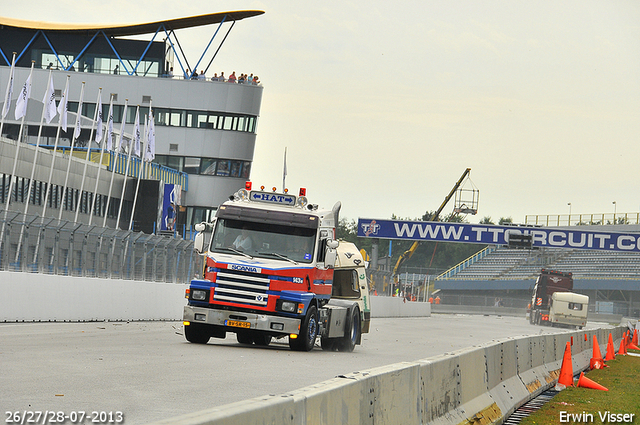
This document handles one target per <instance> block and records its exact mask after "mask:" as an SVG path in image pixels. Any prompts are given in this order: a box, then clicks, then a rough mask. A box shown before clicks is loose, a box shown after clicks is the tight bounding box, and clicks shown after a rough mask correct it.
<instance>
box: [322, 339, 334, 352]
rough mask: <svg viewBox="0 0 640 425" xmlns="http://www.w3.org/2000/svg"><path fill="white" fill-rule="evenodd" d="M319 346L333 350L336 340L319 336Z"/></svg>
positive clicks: (326, 349)
mask: <svg viewBox="0 0 640 425" xmlns="http://www.w3.org/2000/svg"><path fill="white" fill-rule="evenodd" d="M320 347H322V349H323V350H324V351H333V350H335V348H336V340H335V339H334V338H324V337H323V338H320Z"/></svg>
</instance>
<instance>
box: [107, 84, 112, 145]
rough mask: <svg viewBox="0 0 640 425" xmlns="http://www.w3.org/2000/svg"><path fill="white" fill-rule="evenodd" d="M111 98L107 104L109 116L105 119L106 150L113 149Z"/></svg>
mask: <svg viewBox="0 0 640 425" xmlns="http://www.w3.org/2000/svg"><path fill="white" fill-rule="evenodd" d="M112 139H113V96H111V102H110V103H109V116H108V117H107V150H108V151H110V150H112V149H113V142H112Z"/></svg>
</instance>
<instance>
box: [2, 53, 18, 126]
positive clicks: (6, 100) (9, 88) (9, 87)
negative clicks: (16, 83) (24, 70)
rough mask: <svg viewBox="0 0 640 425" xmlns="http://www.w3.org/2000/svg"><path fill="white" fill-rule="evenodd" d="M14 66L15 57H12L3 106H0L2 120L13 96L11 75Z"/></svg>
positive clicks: (7, 111)
mask: <svg viewBox="0 0 640 425" xmlns="http://www.w3.org/2000/svg"><path fill="white" fill-rule="evenodd" d="M15 66H16V55H13V61H12V62H11V71H10V72H9V82H8V83H7V92H6V94H5V95H4V105H2V118H5V117H6V116H7V114H8V113H9V108H10V107H11V96H13V74H14V70H15Z"/></svg>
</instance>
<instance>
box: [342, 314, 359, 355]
mask: <svg viewBox="0 0 640 425" xmlns="http://www.w3.org/2000/svg"><path fill="white" fill-rule="evenodd" d="M359 339H360V310H359V309H357V308H354V309H353V310H351V315H350V316H349V320H347V326H346V328H345V330H344V336H343V337H342V339H341V340H340V342H339V343H338V350H340V351H344V352H347V353H350V352H352V351H353V349H354V348H355V347H356V343H357V342H358V340H359Z"/></svg>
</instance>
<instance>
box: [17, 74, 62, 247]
mask: <svg viewBox="0 0 640 425" xmlns="http://www.w3.org/2000/svg"><path fill="white" fill-rule="evenodd" d="M51 87H53V80H52V76H51V69H50V70H49V80H48V81H47V88H46V91H45V93H44V101H43V105H42V117H40V128H39V129H38V138H37V139H36V149H35V153H34V154H33V164H32V166H31V177H30V178H29V189H28V190H27V202H25V203H24V214H25V215H27V212H28V211H29V201H30V200H31V189H32V188H33V177H34V176H35V173H36V162H37V160H38V153H39V151H40V138H41V137H42V126H43V125H44V118H45V113H46V112H49V111H47V108H48V107H49V102H50V101H51V96H54V97H53V104H54V109H55V91H54V92H53V93H51V90H50V88H51ZM53 117H55V115H53V116H52V117H51V119H53ZM51 119H49V120H48V122H47V124H48V123H50V122H51ZM19 247H20V244H18V249H19Z"/></svg>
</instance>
